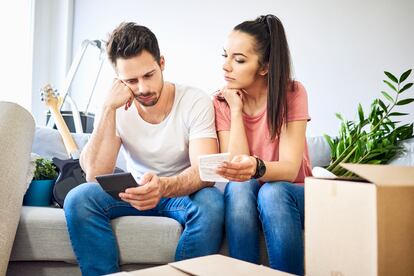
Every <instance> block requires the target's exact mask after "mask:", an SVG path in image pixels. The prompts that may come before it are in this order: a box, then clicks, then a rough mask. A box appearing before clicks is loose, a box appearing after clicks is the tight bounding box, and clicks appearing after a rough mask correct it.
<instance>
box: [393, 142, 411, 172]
mask: <svg viewBox="0 0 414 276" xmlns="http://www.w3.org/2000/svg"><path fill="white" fill-rule="evenodd" d="M400 145H401V146H402V147H403V148H404V152H403V153H402V154H399V155H397V156H395V157H394V158H393V159H392V160H390V162H389V164H390V165H398V166H414V138H412V139H407V140H404V141H402V142H401V143H400Z"/></svg>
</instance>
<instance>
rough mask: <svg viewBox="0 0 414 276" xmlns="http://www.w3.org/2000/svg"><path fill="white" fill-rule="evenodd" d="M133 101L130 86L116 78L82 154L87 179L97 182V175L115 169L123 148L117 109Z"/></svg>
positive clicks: (81, 161) (81, 162) (81, 159)
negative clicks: (117, 128)
mask: <svg viewBox="0 0 414 276" xmlns="http://www.w3.org/2000/svg"><path fill="white" fill-rule="evenodd" d="M132 101H133V94H132V91H131V90H130V89H129V88H128V86H126V85H125V84H124V83H123V82H122V81H120V80H118V79H114V81H113V83H112V87H111V90H110V91H109V94H108V95H107V98H106V100H105V102H104V105H103V109H102V113H101V116H100V119H99V121H98V125H97V127H96V128H95V129H94V131H93V133H92V135H91V139H90V140H89V142H88V144H87V145H86V146H85V148H84V149H83V151H82V153H81V156H80V160H79V161H80V164H81V167H82V169H83V170H84V171H85V172H86V180H87V181H94V182H96V179H95V176H97V175H100V174H108V173H112V172H113V171H114V168H115V162H116V158H117V156H118V153H119V149H120V148H121V138H119V137H118V136H117V135H116V125H115V121H116V120H115V118H116V110H117V109H118V108H120V107H122V106H124V105H125V104H126V103H127V102H128V103H132Z"/></svg>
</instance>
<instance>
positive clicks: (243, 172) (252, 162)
mask: <svg viewBox="0 0 414 276" xmlns="http://www.w3.org/2000/svg"><path fill="white" fill-rule="evenodd" d="M255 173H256V158H254V157H253V156H249V155H247V154H239V155H235V156H234V157H233V158H232V159H231V161H225V162H223V164H222V165H221V166H219V168H218V169H217V174H219V175H221V176H222V177H224V178H226V179H228V180H230V181H236V182H243V181H247V180H249V179H251V178H252V175H254V174H255Z"/></svg>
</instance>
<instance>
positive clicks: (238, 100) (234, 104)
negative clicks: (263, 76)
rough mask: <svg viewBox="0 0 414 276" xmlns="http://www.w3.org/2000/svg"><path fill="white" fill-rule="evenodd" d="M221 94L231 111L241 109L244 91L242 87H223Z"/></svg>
mask: <svg viewBox="0 0 414 276" xmlns="http://www.w3.org/2000/svg"><path fill="white" fill-rule="evenodd" d="M220 92H221V95H222V96H223V97H224V99H225V100H226V102H227V104H228V105H229V107H230V110H231V111H233V112H234V111H236V112H237V111H240V112H241V111H242V109H243V94H244V93H245V92H244V90H242V89H233V88H223V89H222V90H221V91H220Z"/></svg>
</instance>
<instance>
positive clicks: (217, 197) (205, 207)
mask: <svg viewBox="0 0 414 276" xmlns="http://www.w3.org/2000/svg"><path fill="white" fill-rule="evenodd" d="M190 198H191V201H192V205H193V206H192V207H193V208H195V209H194V211H195V212H196V213H197V214H198V215H199V216H198V217H199V219H201V220H203V221H206V223H216V224H221V223H223V221H224V199H223V193H222V192H221V191H220V190H219V189H217V188H215V187H207V188H203V189H201V190H199V191H198V192H196V193H194V194H192V195H191V196H190Z"/></svg>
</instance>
